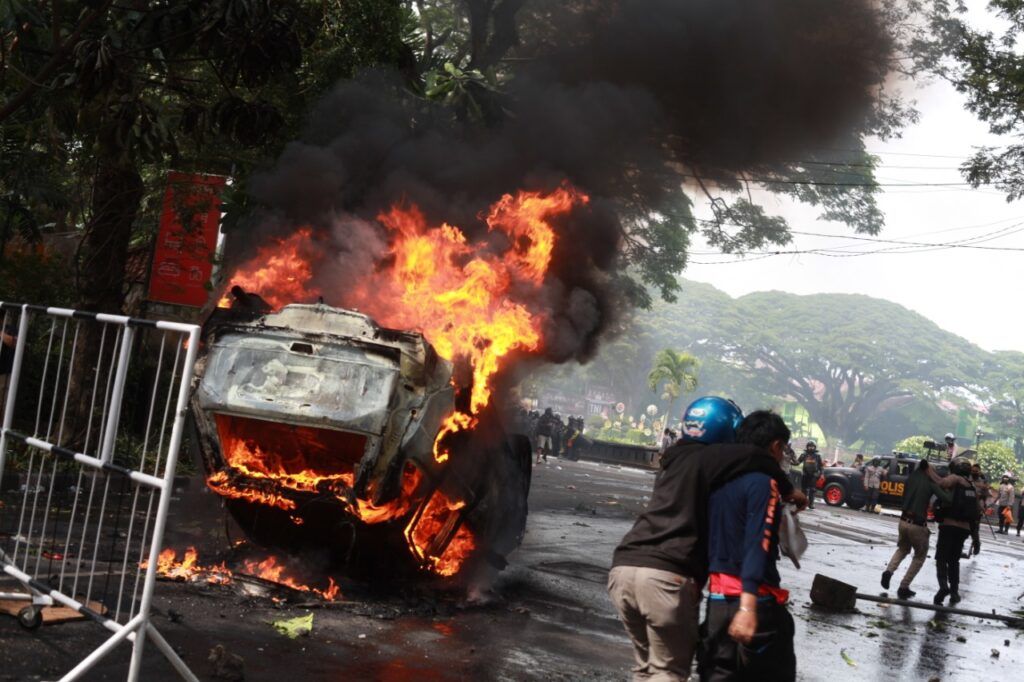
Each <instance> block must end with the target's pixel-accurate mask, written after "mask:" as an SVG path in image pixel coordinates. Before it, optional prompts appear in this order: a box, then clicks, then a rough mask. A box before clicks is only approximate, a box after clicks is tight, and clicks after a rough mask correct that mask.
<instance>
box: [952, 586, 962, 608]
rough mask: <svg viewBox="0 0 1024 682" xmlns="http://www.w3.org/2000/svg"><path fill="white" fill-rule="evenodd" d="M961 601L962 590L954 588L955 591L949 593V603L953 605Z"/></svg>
mask: <svg viewBox="0 0 1024 682" xmlns="http://www.w3.org/2000/svg"><path fill="white" fill-rule="evenodd" d="M959 602H960V592H959V590H957V589H955V588H954V589H953V591H952V592H950V593H949V605H950V606H952V605H953V604H958V603H959Z"/></svg>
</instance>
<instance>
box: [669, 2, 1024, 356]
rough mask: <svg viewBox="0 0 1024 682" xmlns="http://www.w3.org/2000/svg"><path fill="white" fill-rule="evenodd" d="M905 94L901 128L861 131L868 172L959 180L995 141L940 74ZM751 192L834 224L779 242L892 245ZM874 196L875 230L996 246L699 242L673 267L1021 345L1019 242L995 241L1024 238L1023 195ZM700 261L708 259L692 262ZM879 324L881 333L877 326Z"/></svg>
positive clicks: (808, 220)
mask: <svg viewBox="0 0 1024 682" xmlns="http://www.w3.org/2000/svg"><path fill="white" fill-rule="evenodd" d="M975 4H976V3H975ZM982 4H983V3H982ZM986 23H988V22H986ZM908 94H909V95H910V97H911V98H913V99H916V100H917V102H918V110H919V112H920V122H919V123H917V124H916V125H914V126H911V127H909V128H907V129H906V130H905V131H904V134H903V137H902V139H898V140H892V141H889V142H882V141H879V140H870V141H869V142H868V148H869V150H870V151H871V152H873V153H875V154H877V155H878V156H879V157H880V158H881V164H880V167H879V168H878V170H877V171H876V177H877V179H878V181H879V183H881V184H891V183H904V184H906V183H912V184H917V183H962V182H963V177H962V176H961V175H960V173H959V171H958V170H957V166H958V165H959V164H960V163H961V162H962V161H963V160H964V159H966V158H967V157H968V156H970V154H971V153H972V151H973V150H974V149H975V148H976V147H979V146H983V145H989V146H991V145H998V144H999V142H1000V140H999V139H998V138H996V137H994V136H992V135H990V134H989V133H988V129H987V127H986V126H985V125H984V124H982V123H980V122H978V121H977V119H975V118H974V117H973V116H972V115H971V114H970V113H969V112H967V111H966V110H965V109H964V99H963V97H962V96H961V95H959V94H958V93H957V92H956V91H955V90H953V89H952V88H951V87H950V86H949V85H947V84H945V83H943V82H938V81H936V82H932V83H930V84H927V85H924V86H917V87H916V88H912V89H911V90H910V91H909V92H908ZM759 200H760V201H762V203H763V204H764V205H765V207H766V208H767V209H768V210H769V211H772V212H776V213H779V214H781V215H784V216H786V217H787V219H789V221H790V224H791V227H792V229H793V230H795V231H801V232H818V233H827V234H830V235H836V236H834V237H828V238H821V237H810V236H802V235H794V244H793V245H791V246H789V247H784V248H785V250H806V249H814V248H822V247H828V248H830V249H834V248H841V249H843V250H851V251H868V250H875V249H880V248H891V246H892V245H887V244H873V243H870V242H863V241H856V240H852V239H848V237H849V236H851V235H853V232H852V230H850V229H849V228H847V227H845V226H843V225H840V224H833V223H828V222H824V221H819V220H817V213H816V211H815V210H814V209H813V208H809V207H804V206H800V205H794V204H793V203H792V202H788V201H784V200H781V199H779V198H776V197H774V196H772V195H767V194H766V195H762V197H760V198H759ZM878 202H879V205H880V207H881V209H882V210H883V211H884V213H885V216H886V225H885V228H884V230H883V232H882V233H881V234H880V235H879V237H880V238H883V239H893V240H909V241H915V242H927V243H940V242H951V241H962V240H972V241H974V243H976V244H977V245H979V246H986V247H998V248H999V249H1000V250H980V249H965V248H955V249H945V250H932V251H925V252H917V253H912V252H908V251H909V250H895V251H886V252H882V253H875V254H870V255H863V256H856V257H849V258H836V257H828V256H823V255H778V256H772V257H769V258H760V259H758V258H757V257H756V256H749V257H747V258H746V259H745V260H743V261H742V262H736V261H737V259H736V258H734V257H727V256H707V255H698V254H700V253H701V252H706V251H707V249H706V248H705V247H703V245H695V246H694V249H693V251H694V255H692V256H691V260H692V262H691V264H690V265H689V266H688V267H687V269H686V271H685V272H684V273H683V274H684V276H685V277H687V278H689V279H694V280H698V281H702V282H708V283H710V284H713V285H715V286H716V287H718V288H720V289H722V290H724V291H726V292H728V293H729V294H731V295H733V296H739V295H742V294H745V293H749V292H751V291H762V290H767V289H780V290H783V291H788V292H792V293H796V294H811V293H819V292H840V293H861V294H867V295H869V296H876V297H879V298H886V299H889V300H891V301H895V302H896V303H899V304H901V305H904V306H906V307H908V308H910V309H912V310H915V311H917V312H919V313H921V314H923V315H925V316H926V317H928V318H930V319H932V320H933V321H935V322H936V323H937V324H939V325H940V326H942V327H944V328H947V329H949V330H951V331H953V332H956V333H958V334H960V335H962V336H964V337H966V338H967V339H969V340H971V341H973V342H974V343H977V344H978V345H980V346H981V347H983V348H985V349H988V350H1018V351H1024V310H1022V309H1021V306H1020V303H1019V300H1020V296H1021V295H1022V294H1024V282H1022V276H1021V274H1022V272H1024V250H1021V251H1003V250H1001V249H1005V248H1017V249H1024V203H1022V202H1014V203H1007V202H1006V199H1005V197H1004V195H1002V194H1001V193H999V192H997V191H995V190H994V189H991V188H989V189H985V188H982V189H978V190H972V189H970V188H966V187H889V188H886V189H885V193H884V194H881V195H879V198H878ZM697 212H698V215H699V217H702V218H706V217H709V212H708V210H707V208H706V207H698V209H697ZM709 262H716V263H717V264H713V265H709V264H702V263H709ZM878 333H879V334H880V335H884V334H885V330H884V329H879V330H878Z"/></svg>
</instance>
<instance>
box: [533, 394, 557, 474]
mask: <svg viewBox="0 0 1024 682" xmlns="http://www.w3.org/2000/svg"><path fill="white" fill-rule="evenodd" d="M554 434H555V415H554V413H553V412H552V411H551V408H550V407H549V408H547V409H546V410H544V414H542V415H541V416H540V419H538V420H537V464H540V458H541V457H543V458H544V461H545V462H546V461H548V454H551V453H552V452H553V450H554V440H555V439H554Z"/></svg>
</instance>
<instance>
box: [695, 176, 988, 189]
mask: <svg viewBox="0 0 1024 682" xmlns="http://www.w3.org/2000/svg"><path fill="white" fill-rule="evenodd" d="M679 175H680V177H684V178H693V179H695V180H708V181H710V182H737V181H747V182H754V183H757V184H760V185H811V186H814V187H871V188H877V187H970V186H971V184H970V183H969V182H830V181H828V180H778V179H771V178H737V177H732V178H711V177H705V176H703V175H697V174H696V173H680V174H679Z"/></svg>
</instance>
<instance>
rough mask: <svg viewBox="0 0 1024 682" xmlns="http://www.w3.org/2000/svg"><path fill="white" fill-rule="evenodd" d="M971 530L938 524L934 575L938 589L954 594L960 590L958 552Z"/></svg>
mask: <svg viewBox="0 0 1024 682" xmlns="http://www.w3.org/2000/svg"><path fill="white" fill-rule="evenodd" d="M970 535H971V531H969V530H967V529H966V528H957V527H955V526H946V525H941V524H940V525H939V541H938V542H937V543H936V544H935V576H936V578H938V580H939V589H941V590H945V591H948V592H950V593H951V594H956V593H957V592H959V591H960V553H961V552H963V551H964V542H966V541H967V538H968V537H970Z"/></svg>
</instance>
